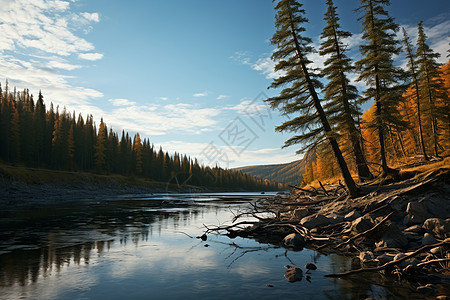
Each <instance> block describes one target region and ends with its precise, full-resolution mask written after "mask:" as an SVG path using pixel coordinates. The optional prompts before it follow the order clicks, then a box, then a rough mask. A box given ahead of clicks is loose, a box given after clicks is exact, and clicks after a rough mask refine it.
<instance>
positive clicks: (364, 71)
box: [356, 0, 404, 176]
mask: <svg viewBox="0 0 450 300" xmlns="http://www.w3.org/2000/svg"><path fill="white" fill-rule="evenodd" d="M389 4H390V1H389V0H361V7H360V9H361V10H363V11H364V12H365V14H364V16H363V18H361V19H362V21H363V39H364V40H365V41H366V44H363V45H361V46H360V49H361V53H362V55H363V58H362V59H361V60H359V61H357V62H356V67H357V71H358V72H359V77H358V79H357V80H358V81H364V82H365V83H366V85H367V89H366V91H365V93H364V96H365V97H364V98H363V99H364V100H370V99H373V100H374V101H375V105H376V118H375V124H374V127H375V129H376V130H377V132H378V142H379V144H380V157H381V167H382V172H383V173H382V175H383V176H385V175H387V174H388V173H393V172H395V170H393V169H391V168H389V167H388V165H387V160H386V149H385V135H386V133H387V129H388V126H392V125H394V126H395V125H396V126H400V125H404V124H402V123H401V122H400V118H399V117H398V111H397V109H396V108H397V106H398V102H399V100H400V99H401V94H402V92H403V87H402V86H401V85H400V84H399V82H401V79H403V73H402V71H401V69H400V68H397V67H394V64H393V56H394V55H397V54H399V52H400V48H399V46H398V42H397V41H396V39H395V36H396V32H397V29H398V26H397V24H395V23H394V20H393V19H392V18H391V17H390V16H389V14H388V12H387V11H386V10H385V9H384V7H385V6H388V5H389Z"/></svg>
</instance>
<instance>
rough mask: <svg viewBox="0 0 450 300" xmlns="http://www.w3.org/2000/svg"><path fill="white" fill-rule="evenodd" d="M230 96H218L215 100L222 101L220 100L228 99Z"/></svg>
mask: <svg viewBox="0 0 450 300" xmlns="http://www.w3.org/2000/svg"><path fill="white" fill-rule="evenodd" d="M229 97H230V96H228V95H219V96H218V97H217V98H216V99H217V100H222V99H226V98H229Z"/></svg>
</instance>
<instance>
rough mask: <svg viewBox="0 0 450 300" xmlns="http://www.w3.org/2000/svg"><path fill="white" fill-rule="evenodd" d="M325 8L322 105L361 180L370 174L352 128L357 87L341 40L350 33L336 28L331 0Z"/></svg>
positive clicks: (355, 108) (369, 176)
mask: <svg viewBox="0 0 450 300" xmlns="http://www.w3.org/2000/svg"><path fill="white" fill-rule="evenodd" d="M327 6H328V10H327V12H326V13H325V18H324V19H325V21H326V22H327V25H326V26H325V28H324V29H323V32H322V36H321V38H322V40H323V41H322V44H321V47H320V52H319V53H320V55H323V56H327V55H328V58H327V59H326V61H325V68H324V69H323V71H322V74H323V75H325V76H326V78H327V79H328V80H329V82H328V83H327V85H326V86H325V89H324V92H325V99H326V100H327V101H328V102H327V104H326V105H325V106H324V109H325V110H326V113H327V116H328V117H329V120H330V123H332V124H333V125H334V126H335V127H337V128H339V131H340V132H341V133H342V136H343V137H344V138H345V139H347V140H349V141H350V146H351V151H352V152H353V155H354V157H355V162H356V166H357V171H358V176H359V178H360V179H361V180H364V179H371V178H372V177H373V175H372V173H371V172H370V170H369V167H368V166H367V163H366V160H365V158H364V153H363V151H362V148H361V143H360V141H361V138H360V132H359V130H358V129H357V128H356V125H355V120H354V117H355V116H357V115H358V114H359V111H358V109H357V107H356V104H355V100H356V99H357V97H358V94H357V89H356V87H354V86H353V85H351V84H350V82H349V80H348V77H347V74H348V73H349V72H352V71H353V69H354V68H353V67H352V66H351V63H350V59H349V58H348V57H347V56H346V54H345V45H344V44H343V42H342V40H343V39H345V38H348V37H350V36H351V33H350V32H347V31H343V30H341V29H340V25H339V17H338V15H337V13H336V7H335V6H334V4H333V1H332V0H327Z"/></svg>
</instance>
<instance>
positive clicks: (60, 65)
mask: <svg viewBox="0 0 450 300" xmlns="http://www.w3.org/2000/svg"><path fill="white" fill-rule="evenodd" d="M47 66H48V67H49V68H51V69H62V70H67V71H72V70H76V69H79V68H81V66H80V65H72V64H70V63H67V62H62V61H56V60H52V61H49V62H48V64H47Z"/></svg>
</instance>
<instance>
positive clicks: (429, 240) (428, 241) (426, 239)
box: [422, 233, 438, 246]
mask: <svg viewBox="0 0 450 300" xmlns="http://www.w3.org/2000/svg"><path fill="white" fill-rule="evenodd" d="M437 242H438V241H437V240H436V239H435V238H434V236H432V235H431V234H429V233H425V234H424V235H423V239H422V246H427V245H433V244H436V243H437Z"/></svg>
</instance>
